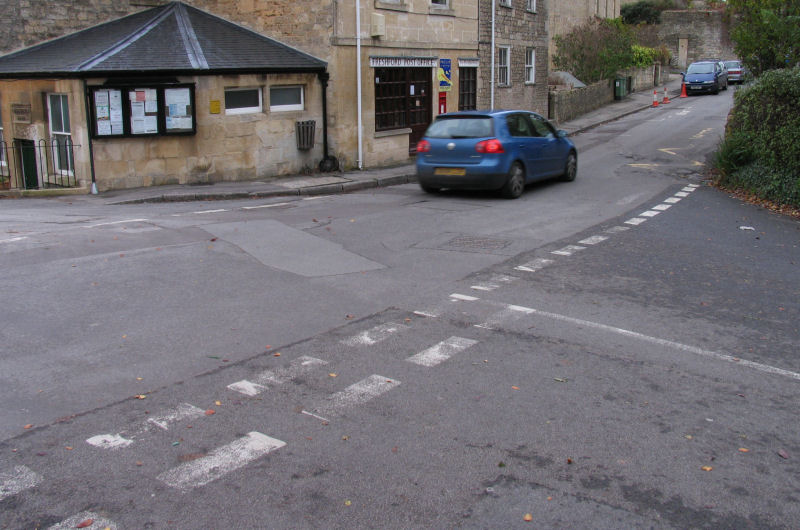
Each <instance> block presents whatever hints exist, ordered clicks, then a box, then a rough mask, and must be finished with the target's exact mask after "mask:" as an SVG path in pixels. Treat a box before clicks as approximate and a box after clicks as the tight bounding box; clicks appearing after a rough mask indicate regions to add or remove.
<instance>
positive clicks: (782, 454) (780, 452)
mask: <svg viewBox="0 0 800 530" xmlns="http://www.w3.org/2000/svg"><path fill="white" fill-rule="evenodd" d="M778 456H780V457H781V458H784V459H787V460H788V458H789V453H787V452H786V451H784V450H783V449H778Z"/></svg>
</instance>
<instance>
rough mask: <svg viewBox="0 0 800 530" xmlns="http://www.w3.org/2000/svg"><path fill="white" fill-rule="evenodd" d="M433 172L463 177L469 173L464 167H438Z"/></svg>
mask: <svg viewBox="0 0 800 530" xmlns="http://www.w3.org/2000/svg"><path fill="white" fill-rule="evenodd" d="M433 174H434V175H439V176H445V177H463V176H464V175H466V174H467V170H466V169H464V168H463V167H437V168H436V169H434V170H433Z"/></svg>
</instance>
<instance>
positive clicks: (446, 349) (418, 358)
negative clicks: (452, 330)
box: [406, 337, 478, 366]
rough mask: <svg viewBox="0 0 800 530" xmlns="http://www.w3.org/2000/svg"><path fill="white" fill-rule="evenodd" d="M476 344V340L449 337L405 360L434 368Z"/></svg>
mask: <svg viewBox="0 0 800 530" xmlns="http://www.w3.org/2000/svg"><path fill="white" fill-rule="evenodd" d="M477 343H478V341H477V340H472V339H465V338H462V337H450V338H449V339H447V340H443V341H442V342H440V343H439V344H435V345H433V346H431V347H430V348H428V349H427V350H424V351H421V352H419V353H418V354H416V355H413V356H411V357H409V358H408V359H406V360H407V361H408V362H411V363H414V364H419V365H421V366H436V365H437V364H439V363H441V362H444V361H446V360H447V359H449V358H450V357H452V356H453V355H455V354H457V353H459V352H462V351H464V350H466V349H467V348H469V347H470V346H474V345H475V344H477Z"/></svg>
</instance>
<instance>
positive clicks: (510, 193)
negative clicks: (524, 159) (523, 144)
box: [502, 162, 525, 199]
mask: <svg viewBox="0 0 800 530" xmlns="http://www.w3.org/2000/svg"><path fill="white" fill-rule="evenodd" d="M524 190H525V170H524V169H523V168H522V165H521V164H520V163H519V162H514V163H513V164H512V165H511V171H509V172H508V180H507V181H506V183H505V185H504V186H503V189H502V192H503V197H505V198H506V199H516V198H518V197H519V196H520V195H522V192H523V191H524Z"/></svg>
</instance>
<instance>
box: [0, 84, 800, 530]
mask: <svg viewBox="0 0 800 530" xmlns="http://www.w3.org/2000/svg"><path fill="white" fill-rule="evenodd" d="M730 92H731V91H728V93H723V94H721V95H719V96H707V97H698V98H689V99H688V100H680V101H676V102H674V104H673V105H672V106H671V107H669V108H661V109H652V111H645V112H641V113H638V114H636V115H633V116H629V117H627V118H625V119H623V120H620V121H617V122H614V123H612V124H609V125H606V126H603V127H599V128H597V129H594V130H592V131H589V132H586V133H583V134H581V135H578V136H577V137H576V138H575V139H576V142H577V144H578V147H579V154H580V159H579V173H578V179H577V180H576V181H575V182H574V183H545V184H540V185H535V186H531V187H529V189H528V190H527V192H526V193H525V194H524V195H523V197H522V198H521V199H519V200H516V201H505V200H502V199H500V198H498V197H496V196H492V195H487V194H477V193H448V192H445V193H441V194H437V195H425V194H423V193H422V192H421V191H420V190H419V189H418V188H417V187H416V186H413V185H406V186H397V187H393V188H388V189H382V190H372V191H370V192H365V193H354V194H349V195H342V196H330V197H320V198H313V199H311V200H302V199H299V198H298V199H293V200H287V201H281V200H272V201H266V200H265V201H224V202H215V203H187V204H156V205H152V204H150V205H135V206H131V205H126V206H115V205H110V204H107V203H104V202H102V201H99V200H96V199H94V198H85V199H84V198H77V199H76V198H73V199H58V200H25V201H3V202H1V203H0V230H2V232H0V265H2V268H3V270H4V271H5V274H4V275H3V277H2V280H0V281H1V282H2V285H1V287H0V292H2V293H3V300H4V303H3V307H4V308H5V310H4V317H3V325H2V326H0V339H1V341H2V346H1V347H0V383H2V384H0V400H2V403H3V412H2V414H0V440H1V441H0V528H13V529H16V528H53V527H54V528H76V527H87V528H106V527H109V528H365V527H370V528H444V527H447V528H450V527H463V528H737V529H742V528H796V526H797V521H798V520H800V502H798V499H800V479H799V478H798V477H800V473H799V471H800V470H799V469H798V462H800V443H798V436H797V421H796V410H797V403H798V388H799V387H798V385H800V358H799V357H798V350H799V348H798V344H800V329H799V328H798V326H799V324H798V321H799V319H798V316H800V303H798V300H800V298H799V297H798V295H800V273H799V272H798V263H799V262H800V223H798V221H797V220H794V219H791V218H787V217H781V216H779V215H776V214H773V213H770V212H768V211H766V210H763V209H761V208H759V207H757V206H753V205H749V204H743V203H741V202H740V201H738V200H737V199H735V198H732V197H729V196H728V195H727V194H725V193H723V192H720V191H718V190H716V189H714V188H711V187H709V186H707V185H706V184H705V183H704V181H703V179H702V173H703V169H704V166H703V164H705V163H706V162H707V157H708V155H709V153H711V152H712V151H713V150H714V148H715V147H716V144H717V142H718V140H719V137H720V134H721V131H722V128H723V126H724V122H725V116H726V115H727V110H728V109H729V107H730V103H731V95H730ZM656 111H658V112H656Z"/></svg>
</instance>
